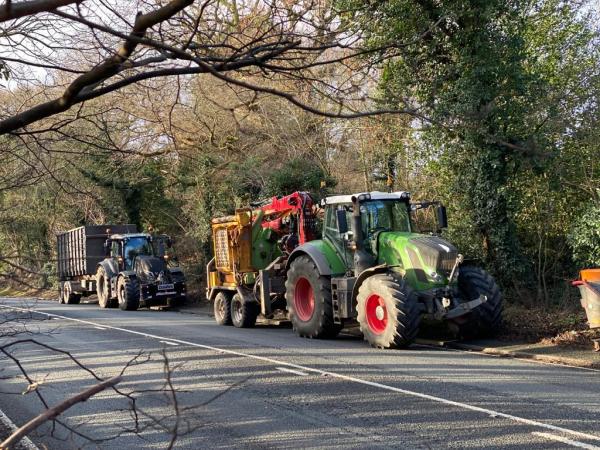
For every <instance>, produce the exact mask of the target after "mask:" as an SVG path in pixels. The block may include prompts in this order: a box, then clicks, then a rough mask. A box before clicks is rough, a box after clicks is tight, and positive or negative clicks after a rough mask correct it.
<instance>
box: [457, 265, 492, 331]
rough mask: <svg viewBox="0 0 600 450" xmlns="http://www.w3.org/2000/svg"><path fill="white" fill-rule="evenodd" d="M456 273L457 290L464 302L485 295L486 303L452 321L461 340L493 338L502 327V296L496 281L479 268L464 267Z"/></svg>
mask: <svg viewBox="0 0 600 450" xmlns="http://www.w3.org/2000/svg"><path fill="white" fill-rule="evenodd" d="M459 270H460V271H459V272H458V289H459V291H460V293H461V296H462V297H463V298H464V299H465V301H469V300H473V299H476V298H478V297H479V296H480V295H485V296H486V297H487V301H486V302H485V303H483V304H482V305H480V306H479V307H477V308H475V309H474V310H473V311H471V312H470V313H469V314H467V315H465V316H462V317H459V318H458V319H456V320H455V321H454V323H455V324H456V325H458V334H459V335H460V337H462V338H466V339H474V338H483V337H491V336H494V335H495V334H496V333H498V331H499V330H500V327H501V325H502V294H501V293H500V288H499V287H498V285H497V284H496V281H495V280H494V278H492V276H491V275H490V274H489V273H487V272H486V271H485V270H483V269H481V268H479V267H473V266H465V267H461V268H460V269H459Z"/></svg>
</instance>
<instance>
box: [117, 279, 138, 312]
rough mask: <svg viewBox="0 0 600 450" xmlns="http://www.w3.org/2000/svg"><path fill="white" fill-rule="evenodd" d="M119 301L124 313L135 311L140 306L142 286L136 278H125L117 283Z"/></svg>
mask: <svg viewBox="0 0 600 450" xmlns="http://www.w3.org/2000/svg"><path fill="white" fill-rule="evenodd" d="M117 299H118V300H119V308H121V309H122V310H123V311H135V310H136V309H138V308H139V306H140V284H139V282H138V280H137V279H136V278H129V277H125V276H121V277H119V280H118V281H117Z"/></svg>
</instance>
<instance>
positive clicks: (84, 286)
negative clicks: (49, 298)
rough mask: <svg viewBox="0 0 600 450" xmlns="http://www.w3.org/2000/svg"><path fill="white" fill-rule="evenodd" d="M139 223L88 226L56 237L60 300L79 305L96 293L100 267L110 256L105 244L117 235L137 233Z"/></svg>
mask: <svg viewBox="0 0 600 450" xmlns="http://www.w3.org/2000/svg"><path fill="white" fill-rule="evenodd" d="M135 232H137V227H136V226H135V225H87V226H83V227H78V228H74V229H72V230H69V231H65V232H64V233H59V234H58V235H57V236H56V245H57V249H56V250H57V252H56V253H57V256H58V261H57V272H58V280H59V282H60V286H59V291H58V298H59V301H60V303H68V304H77V303H79V302H80V300H81V297H87V296H89V295H93V294H95V293H96V270H97V268H98V264H100V262H101V261H103V260H104V258H105V257H106V249H105V243H106V240H107V239H108V238H109V237H110V236H111V235H113V234H117V233H135Z"/></svg>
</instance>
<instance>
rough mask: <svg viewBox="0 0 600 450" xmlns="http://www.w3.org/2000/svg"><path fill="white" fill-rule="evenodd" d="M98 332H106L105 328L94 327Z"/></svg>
mask: <svg viewBox="0 0 600 450" xmlns="http://www.w3.org/2000/svg"><path fill="white" fill-rule="evenodd" d="M94 328H95V329H96V330H106V328H104V327H94Z"/></svg>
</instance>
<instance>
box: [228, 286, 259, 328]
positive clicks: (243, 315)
mask: <svg viewBox="0 0 600 450" xmlns="http://www.w3.org/2000/svg"><path fill="white" fill-rule="evenodd" d="M258 312H259V309H258V303H254V302H245V301H244V299H243V298H242V297H241V296H240V294H235V295H234V296H233V298H232V299H231V321H232V322H233V326H235V327H237V328H252V327H253V326H254V325H255V324H256V318H257V317H258Z"/></svg>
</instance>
